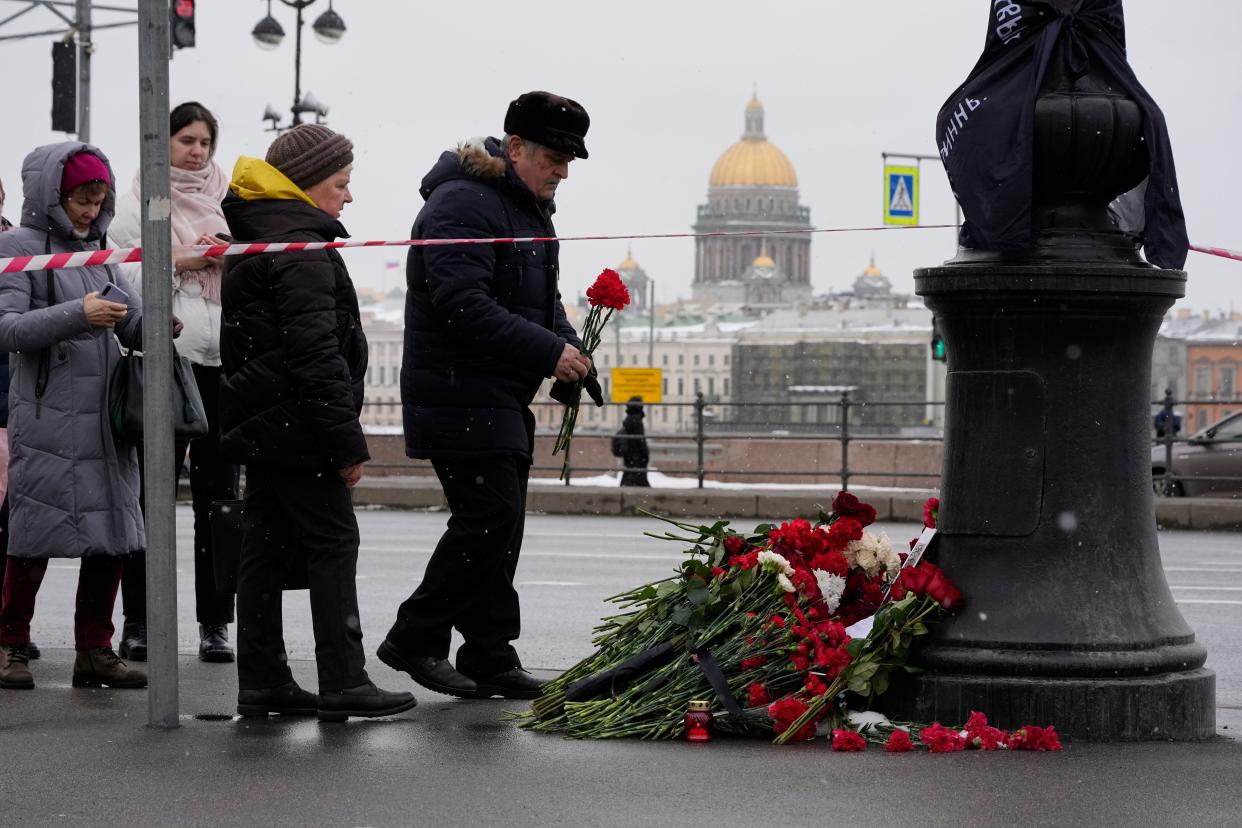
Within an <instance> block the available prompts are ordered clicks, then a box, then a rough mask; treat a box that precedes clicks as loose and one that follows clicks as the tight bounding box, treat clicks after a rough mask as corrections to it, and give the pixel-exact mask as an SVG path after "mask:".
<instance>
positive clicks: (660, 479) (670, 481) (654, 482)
mask: <svg viewBox="0 0 1242 828" xmlns="http://www.w3.org/2000/svg"><path fill="white" fill-rule="evenodd" d="M647 481H648V482H649V483H650V484H651V488H653V489H696V488H698V485H699V479H698V478H697V477H694V476H685V477H674V476H672V475H668V474H664V473H663V472H658V471H650V472H647ZM530 482H531V483H532V484H536V485H543V486H564V485H565V481H563V480H560V479H558V478H555V477H532V478H531V479H530ZM569 485H570V486H603V487H607V486H620V485H621V472H609V473H606V474H595V475H591V476H589V477H579V476H578V475H573V476H571V477H570V478H569ZM703 488H705V489H739V490H744V489H789V490H798V491H806V490H807V489H821V490H823V491H834V492H835V491H839V490H840V488H841V483H840V482H839V481H838V482H834V483H770V482H764V481H748V482H745V483H727V482H724V481H720V480H711V479H708V480H704V481H703ZM850 488H851V489H855V490H859V491H869V492H897V491H908V489H906V488H897V487H893V486H858V485H854V484H851V485H850Z"/></svg>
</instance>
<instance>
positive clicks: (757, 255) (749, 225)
mask: <svg viewBox="0 0 1242 828" xmlns="http://www.w3.org/2000/svg"><path fill="white" fill-rule="evenodd" d="M763 120H764V112H763V104H762V103H761V102H760V101H759V98H758V96H757V95H756V96H753V97H752V98H751V99H750V101H749V102H748V103H747V104H746V111H745V128H744V131H743V132H742V137H741V140H739V141H738V142H737V143H735V144H734V145H733V146H731V147H729V148H728V149H727V150H725V151H724V153H723V154H722V155H721V156H720V158H719V159H717V161H716V163H715V165H714V166H713V167H712V171H711V175H710V177H709V178H708V182H707V203H706V204H700V205H699V208H698V214H697V220H696V221H695V224H694V232H695V233H737V232H747V233H756V234H757V235H744V236H731V235H720V236H710V235H709V236H700V237H699V238H697V239H695V250H694V282H693V284H692V288H691V289H692V296H693V298H694V300H695V301H700V302H707V303H717V302H721V303H737V304H744V305H747V306H748V307H751V308H754V309H756V310H758V309H762V308H775V307H789V306H791V305H796V304H799V303H804V302H809V301H810V299H811V293H812V291H811V235H810V233H809V232H799V231H809V230H810V229H811V209H810V208H809V207H805V206H803V205H802V204H800V203H799V202H798V176H797V174H796V173H795V172H794V168H793V164H791V163H790V162H789V159H788V158H787V157H786V156H785V153H783V152H781V150H780V149H779V148H778V147H777V146H776V145H775V144H773V143H772V142H771V141H769V140H768V138H767V135H766V134H765V132H764V124H763Z"/></svg>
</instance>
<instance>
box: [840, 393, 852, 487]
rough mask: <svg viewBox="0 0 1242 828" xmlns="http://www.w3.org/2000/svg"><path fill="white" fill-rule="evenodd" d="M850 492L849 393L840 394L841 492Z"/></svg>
mask: <svg viewBox="0 0 1242 828" xmlns="http://www.w3.org/2000/svg"><path fill="white" fill-rule="evenodd" d="M849 490H850V392H849V391H844V392H842V393H841V491H843V492H848V491H849Z"/></svg>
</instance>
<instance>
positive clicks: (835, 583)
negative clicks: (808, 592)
mask: <svg viewBox="0 0 1242 828" xmlns="http://www.w3.org/2000/svg"><path fill="white" fill-rule="evenodd" d="M814 572H815V583H817V584H819V594H820V595H822V596H823V597H824V603H825V604H827V605H828V612H829V613H833V612H836V611H837V607H839V606H841V595H842V593H844V592H845V579H844V578H842V577H841V576H840V575H833V574H832V573H831V572H825V571H824V570H822V569H816V570H814Z"/></svg>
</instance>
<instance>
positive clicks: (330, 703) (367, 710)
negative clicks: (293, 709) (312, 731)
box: [319, 682, 418, 722]
mask: <svg viewBox="0 0 1242 828" xmlns="http://www.w3.org/2000/svg"><path fill="white" fill-rule="evenodd" d="M416 704H418V699H416V698H414V694H413V693H392V692H389V691H388V690H381V689H379V688H378V687H376V686H375V685H374V684H372V683H371V682H367V683H366V684H360V685H358V686H357V687H347V688H345V689H344V690H331V691H323V690H321V691H319V721H321V722H343V721H345V720H346V719H348V718H349V717H350V716H355V717H357V718H362V719H377V718H379V717H381V716H395V715H396V714H398V713H401V712H403V711H406V710H409V709H410V708H411V707H413V706H414V705H416Z"/></svg>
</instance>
